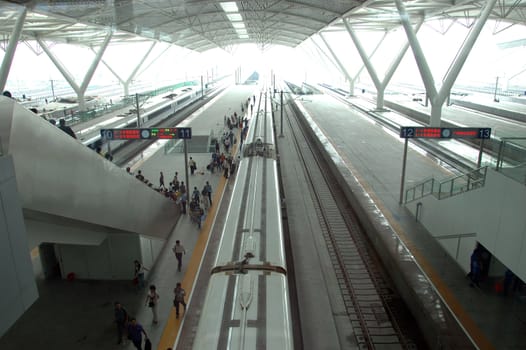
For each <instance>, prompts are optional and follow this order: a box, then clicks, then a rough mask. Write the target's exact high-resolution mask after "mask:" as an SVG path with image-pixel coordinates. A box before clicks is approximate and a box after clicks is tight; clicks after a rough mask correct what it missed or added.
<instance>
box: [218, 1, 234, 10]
mask: <svg viewBox="0 0 526 350" xmlns="http://www.w3.org/2000/svg"><path fill="white" fill-rule="evenodd" d="M219 4H220V5H221V7H222V8H223V11H225V12H238V11H239V10H238V9H237V4H236V2H235V1H229V2H220V3H219Z"/></svg>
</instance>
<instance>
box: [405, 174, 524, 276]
mask: <svg viewBox="0 0 526 350" xmlns="http://www.w3.org/2000/svg"><path fill="white" fill-rule="evenodd" d="M417 203H422V206H421V209H420V214H419V221H420V222H421V223H422V224H423V225H424V226H425V227H426V228H427V230H429V232H431V234H432V235H433V236H434V237H436V238H437V239H438V240H439V241H440V243H441V244H442V245H443V246H444V247H445V248H446V249H447V251H448V253H449V254H450V255H451V256H453V257H456V259H457V261H458V263H459V264H460V265H461V266H462V268H463V269H464V270H465V271H469V261H470V255H471V253H472V252H473V248H474V247H475V242H476V241H478V242H480V243H481V244H482V245H483V246H484V247H485V248H486V249H488V250H489V251H490V252H491V254H493V255H494V256H495V257H496V258H497V259H499V260H500V261H501V262H502V263H503V264H504V265H506V266H507V267H508V268H510V269H511V270H512V271H513V272H514V273H515V274H516V275H517V276H519V277H520V278H521V279H522V280H523V281H526V214H525V213H526V186H524V185H522V184H520V183H518V182H516V181H514V180H512V179H510V178H508V177H506V176H504V175H502V174H500V173H498V172H496V171H494V170H492V169H488V172H487V176H486V184H485V186H484V187H482V188H480V189H477V190H473V191H469V192H465V193H462V194H460V195H457V196H454V197H450V198H447V199H442V200H438V199H436V198H435V197H434V196H427V197H424V198H421V199H420V200H417V201H414V202H411V203H408V204H407V208H408V209H409V210H411V211H412V212H413V213H415V210H416V205H417ZM471 233H475V236H473V237H463V238H455V237H454V236H463V235H465V234H471ZM452 236H453V237H452ZM459 241H460V244H459ZM457 247H459V249H458V251H457ZM501 272H502V269H498V271H494V272H493V274H500V273H501ZM490 273H492V271H490Z"/></svg>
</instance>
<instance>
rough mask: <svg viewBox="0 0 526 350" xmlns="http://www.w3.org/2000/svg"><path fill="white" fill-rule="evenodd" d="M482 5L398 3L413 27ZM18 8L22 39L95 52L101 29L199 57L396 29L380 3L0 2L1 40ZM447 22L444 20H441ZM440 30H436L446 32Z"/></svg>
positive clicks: (521, 4)
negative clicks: (324, 34) (348, 30)
mask: <svg viewBox="0 0 526 350" xmlns="http://www.w3.org/2000/svg"><path fill="white" fill-rule="evenodd" d="M485 3H486V2H485V1H471V0H467V1H463V0H460V1H450V0H447V1H446V0H438V1H437V0H434V1H432V0H421V1H404V5H405V7H406V9H407V12H408V14H409V16H410V18H411V20H412V21H413V22H415V23H416V22H417V21H419V20H421V19H422V18H424V19H425V20H431V19H438V20H443V19H453V20H455V21H458V22H459V23H461V24H464V25H465V26H468V27H469V26H471V24H472V23H473V21H474V19H475V18H476V17H478V15H479V13H480V11H481V9H482V8H483V7H484V5H485ZM21 6H26V7H27V8H28V13H27V17H26V20H25V25H24V28H23V32H22V37H21V40H26V41H27V40H32V39H34V38H35V37H40V38H42V39H44V40H47V41H52V42H60V43H71V44H79V45H88V46H99V45H101V44H102V43H103V41H104V38H105V36H106V33H107V30H108V28H112V29H113V30H114V34H113V38H112V42H115V41H122V42H133V41H143V40H158V41H161V42H166V43H170V44H173V45H177V46H181V47H185V48H187V49H190V50H194V51H198V52H203V51H206V50H209V49H213V48H218V47H219V48H223V49H226V50H228V49H229V48H231V47H232V46H235V45H238V44H243V43H255V44H257V45H258V46H259V47H260V48H261V49H266V48H268V47H270V46H273V45H284V46H289V47H296V46H297V45H299V44H301V43H302V42H303V41H304V40H306V39H308V38H309V37H311V36H312V35H314V34H316V33H318V32H319V31H321V30H324V31H327V30H329V31H330V30H345V28H344V25H343V18H346V19H348V20H349V21H350V24H351V25H352V26H353V28H355V29H357V30H361V29H364V30H370V31H371V30H372V31H378V30H379V31H389V30H392V29H395V28H398V27H399V26H400V17H399V14H398V12H397V10H396V4H395V1H393V0H390V1H383V0H370V1H360V0H345V1H344V0H325V1H320V0H298V1H285V0H249V1H246V0H245V1H214V0H185V1H183V0H165V1H161V0H93V1H80V0H79V1H77V0H75V1H74V0H54V1H50V0H42V1H39V0H30V1H0V34H1V35H3V37H4V39H5V38H7V37H9V35H10V33H11V30H12V28H13V27H14V25H15V21H16V19H17V17H18V14H19V13H20V10H21ZM491 18H492V19H494V20H497V22H496V23H497V25H496V26H497V27H496V28H495V31H499V30H503V29H505V28H506V27H508V26H510V25H513V24H523V25H524V24H526V0H498V2H497V5H495V7H494V9H493V12H492V15H491ZM448 23H449V21H448ZM447 27H448V24H444V28H443V30H444V31H445V30H447Z"/></svg>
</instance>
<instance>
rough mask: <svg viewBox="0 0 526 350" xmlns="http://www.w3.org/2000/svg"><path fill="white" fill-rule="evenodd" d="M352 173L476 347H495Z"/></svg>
mask: <svg viewBox="0 0 526 350" xmlns="http://www.w3.org/2000/svg"><path fill="white" fill-rule="evenodd" d="M347 164H349V163H347ZM353 173H354V176H356V177H357V179H358V181H359V182H360V184H361V185H362V186H363V187H364V189H365V190H366V192H367V193H368V194H369V195H370V196H371V198H372V199H373V201H374V202H375V203H376V205H378V207H379V209H380V211H381V212H382V213H383V214H384V215H385V217H386V218H387V221H389V223H390V224H391V226H392V227H393V228H394V230H395V232H396V233H397V234H398V237H400V239H401V240H402V242H404V244H405V246H406V247H407V249H409V251H410V252H411V254H413V256H414V257H415V259H416V261H417V263H418V265H419V266H420V267H421V268H422V269H423V270H424V272H425V274H426V275H427V276H428V277H429V278H430V279H431V281H432V282H433V284H434V286H435V287H436V289H437V290H438V292H439V293H440V295H441V296H442V298H443V299H444V301H445V302H446V304H447V305H448V306H449V308H450V309H451V311H452V312H453V313H454V314H455V316H456V317H457V319H458V320H459V321H460V323H461V324H462V326H463V327H464V329H465V330H466V331H467V332H468V334H469V336H470V337H471V339H472V340H473V341H474V342H475V344H476V345H477V347H478V348H479V349H488V350H491V349H495V347H494V345H493V344H492V343H491V342H490V341H489V339H488V338H487V337H486V335H485V334H484V332H482V331H481V329H480V328H479V327H478V325H477V324H476V323H475V321H473V318H471V316H470V315H469V314H468V313H467V312H466V310H465V309H464V307H463V306H462V304H461V303H460V302H459V301H458V299H457V297H456V296H455V295H454V293H453V292H451V289H449V287H448V286H447V285H446V284H445V282H444V281H443V280H442V278H441V277H440V275H439V274H438V272H437V271H436V270H435V269H434V268H433V267H432V266H431V264H430V263H429V262H428V261H427V259H426V258H425V256H424V255H423V254H422V253H421V252H420V250H419V249H418V248H417V247H415V245H414V244H413V243H412V241H411V239H409V238H408V237H407V236H406V235H405V231H404V230H403V229H402V227H401V226H400V225H399V224H398V222H397V220H396V219H395V218H394V217H393V216H392V215H391V211H390V210H389V209H387V208H386V207H384V206H383V202H382V201H381V200H380V199H379V198H378V197H376V196H375V195H374V192H373V190H372V189H371V188H369V186H368V185H367V182H365V181H363V179H361V178H360V177H359V176H357V172H355V171H353Z"/></svg>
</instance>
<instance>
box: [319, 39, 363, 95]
mask: <svg viewBox="0 0 526 350" xmlns="http://www.w3.org/2000/svg"><path fill="white" fill-rule="evenodd" d="M318 35H319V36H320V38H321V40H323V43H324V44H325V46H327V48H328V49H329V52H330V53H331V55H332V57H333V58H334V60H335V61H336V63H338V66H340V70H341V71H342V72H343V74H345V77H346V78H347V80H348V81H352V80H353V79H352V78H351V76H350V75H349V72H347V69H345V66H344V65H343V64H342V62H341V61H340V59H339V58H338V56H336V54H335V53H334V51H333V50H332V48H331V46H330V45H329V43H328V42H327V40H325V38H324V37H323V35H322V33H321V32H320V33H319V34H318ZM353 89H354V84H353ZM350 94H351V96H352V95H354V91H352V90H351V91H350Z"/></svg>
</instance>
